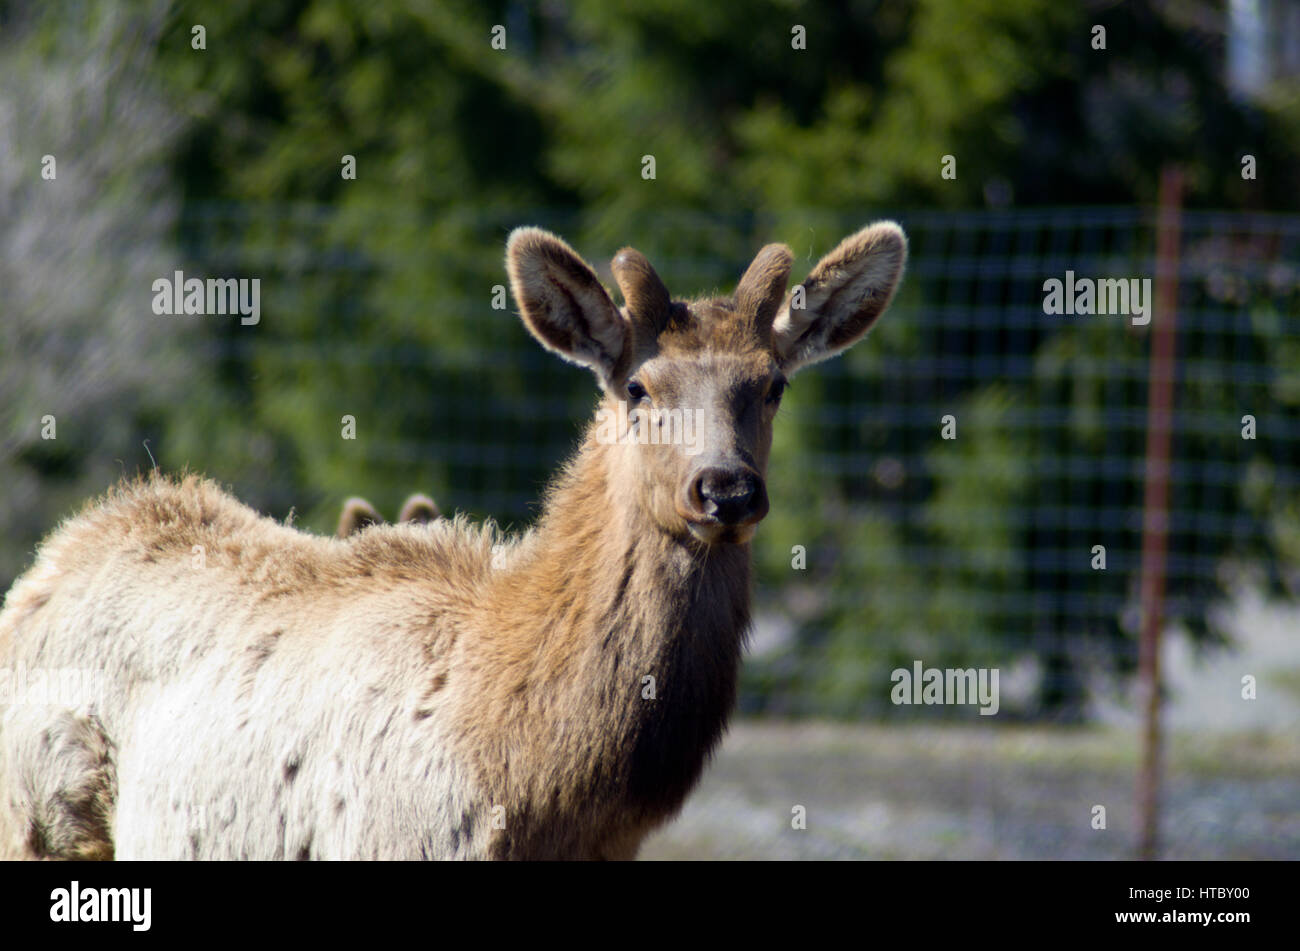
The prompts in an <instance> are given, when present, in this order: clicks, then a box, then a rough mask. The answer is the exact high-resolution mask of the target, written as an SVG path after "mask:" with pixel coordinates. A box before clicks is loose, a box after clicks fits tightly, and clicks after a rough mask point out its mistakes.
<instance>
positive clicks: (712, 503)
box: [691, 466, 767, 525]
mask: <svg viewBox="0 0 1300 951" xmlns="http://www.w3.org/2000/svg"><path fill="white" fill-rule="evenodd" d="M691 501H692V502H693V503H694V504H695V508H696V509H697V510H698V511H699V512H700V513H701V514H702V515H707V516H711V517H712V518H715V519H717V520H718V521H719V522H721V523H722V524H723V525H738V524H740V523H741V522H757V521H758V520H759V519H761V518H762V517H763V516H764V515H766V514H767V490H766V489H765V488H764V487H763V480H762V479H760V478H759V477H758V475H757V473H755V472H753V471H751V470H749V469H722V468H719V467H716V466H715V467H710V468H708V469H704V470H702V471H701V472H700V473H699V474H698V475H697V476H696V477H695V480H694V481H693V482H692V483H691Z"/></svg>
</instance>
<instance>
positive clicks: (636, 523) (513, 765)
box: [0, 223, 905, 859]
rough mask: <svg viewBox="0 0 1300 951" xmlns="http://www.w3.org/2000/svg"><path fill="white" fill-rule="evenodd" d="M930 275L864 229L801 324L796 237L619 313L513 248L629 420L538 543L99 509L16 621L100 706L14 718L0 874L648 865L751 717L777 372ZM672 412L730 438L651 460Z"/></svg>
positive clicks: (654, 286) (467, 531)
mask: <svg viewBox="0 0 1300 951" xmlns="http://www.w3.org/2000/svg"><path fill="white" fill-rule="evenodd" d="M855 249H857V250H855ZM904 253H905V241H904V238H903V235H902V232H901V230H899V229H898V228H897V226H896V225H893V224H891V223H884V224H878V225H874V226H872V227H870V228H868V229H864V231H863V232H860V233H859V234H858V235H856V236H854V237H853V238H850V239H848V241H846V242H845V243H844V244H842V245H841V246H840V247H839V248H837V249H836V251H835V252H833V255H832V256H828V260H829V261H830V263H829V264H828V263H827V261H823V262H822V264H819V265H818V267H817V269H815V270H814V272H813V277H811V278H810V281H813V290H814V291H815V293H810V294H809V299H810V301H814V300H815V301H817V302H818V304H817V306H818V307H819V308H820V309H818V310H815V311H814V312H813V313H804V312H799V311H798V310H797V309H796V313H795V315H794V317H791V316H790V312H789V310H788V309H785V310H782V309H781V307H780V306H779V305H780V303H781V301H782V300H783V299H786V298H785V296H784V295H785V287H786V283H787V275H788V269H789V266H790V255H789V251H788V250H787V249H784V248H782V247H780V246H772V247H769V248H767V249H764V251H763V252H762V253H761V254H760V256H759V258H758V259H756V263H755V265H754V266H752V267H751V268H750V269H749V271H747V272H746V275H745V276H744V278H742V280H741V282H740V285H739V286H738V288H737V293H736V295H735V297H734V298H711V299H708V300H701V301H695V302H690V303H687V302H681V301H671V300H670V299H669V298H668V297H667V294H666V292H663V291H661V288H662V283H661V282H660V281H659V279H658V277H657V276H655V275H654V272H653V269H652V268H650V267H649V264H648V262H644V259H643V258H640V256H639V255H637V254H636V252H631V251H630V250H629V251H625V252H621V253H620V257H622V263H618V262H616V265H615V268H614V270H615V274H616V278H617V279H618V280H619V283H620V287H622V289H623V291H624V296H625V299H626V300H627V302H628V304H627V306H625V307H624V308H622V309H620V308H617V307H615V305H614V304H613V302H612V300H610V298H609V296H608V294H607V293H606V292H605V290H604V289H603V288H601V287H600V285H599V283H598V282H597V280H596V278H595V275H594V273H593V272H592V271H591V269H590V267H589V266H588V265H586V264H585V262H583V261H582V260H581V258H579V257H578V256H577V255H576V254H575V253H574V252H573V251H572V249H570V248H569V247H568V246H567V245H566V244H564V242H562V241H560V240H559V239H558V238H556V237H555V236H553V235H550V234H547V233H546V232H543V231H540V230H538V229H520V230H519V231H516V232H515V233H514V234H513V235H512V236H511V240H510V242H509V247H508V255H507V261H508V268H509V272H510V276H511V283H512V288H513V290H514V294H515V299H516V300H517V301H518V302H519V304H520V307H521V310H522V317H523V319H524V322H525V324H526V325H527V326H528V327H529V329H530V330H531V331H532V332H533V333H534V335H535V336H536V337H537V338H538V339H539V340H540V341H542V342H543V343H544V344H545V345H546V346H547V347H548V348H550V349H553V350H555V351H557V352H558V353H560V354H561V355H562V356H564V357H566V358H567V359H570V360H573V361H574V362H578V363H581V364H584V365H586V366H588V367H590V368H591V369H592V370H593V371H594V372H595V373H596V374H597V377H598V379H599V380H600V383H601V386H602V389H603V391H604V395H603V398H602V400H601V403H600V406H599V409H600V410H601V411H605V412H608V411H612V410H617V409H619V408H620V406H621V407H622V409H623V410H625V411H627V412H626V419H627V423H626V425H625V426H623V428H621V429H620V430H619V432H618V438H617V439H613V440H611V439H608V438H605V437H604V436H602V433H604V432H607V430H602V428H601V426H600V423H599V420H600V418H601V417H600V414H599V413H598V416H597V421H595V422H593V425H592V427H591V428H590V429H589V430H588V433H587V436H586V438H585V439H584V441H583V443H582V446H581V448H580V449H579V451H578V452H577V454H576V456H575V457H574V458H573V459H572V460H571V461H570V462H569V464H568V465H567V466H565V468H564V470H563V471H562V472H561V473H560V475H559V476H558V477H557V479H556V481H555V483H554V484H553V485H552V487H551V488H550V489H549V490H548V492H547V494H546V498H545V505H544V508H543V513H542V516H541V518H540V520H539V522H538V524H537V525H536V527H535V528H533V529H531V530H529V531H528V532H526V533H525V534H524V535H522V536H520V537H517V538H513V539H511V538H506V537H503V536H501V535H500V534H499V533H498V532H497V530H496V529H495V528H494V527H493V526H492V525H491V524H488V525H485V526H474V525H471V524H470V523H468V522H467V521H466V520H465V519H464V518H462V517H457V518H455V519H437V520H435V521H432V522H430V523H429V524H427V525H414V524H409V523H408V524H399V525H374V526H371V527H369V528H367V529H366V530H364V531H361V532H359V533H357V534H353V535H349V536H348V537H346V538H343V539H335V538H322V537H319V536H314V535H310V534H306V533H302V532H299V531H296V530H294V529H292V528H290V527H288V526H286V525H282V524H279V523H277V522H275V521H272V520H271V519H268V518H264V517H261V516H259V515H258V514H257V513H255V512H254V511H252V510H251V509H249V508H247V507H246V506H244V505H243V504H241V503H240V502H238V501H237V500H235V499H234V498H233V497H231V496H230V495H228V494H227V493H225V492H224V491H223V490H222V489H221V488H219V487H218V486H217V485H216V484H214V483H212V482H210V481H206V480H204V479H201V478H199V477H197V476H194V475H187V476H184V477H182V478H178V479H170V478H164V477H161V476H157V475H153V476H150V477H148V478H144V479H140V480H137V481H134V482H129V483H124V484H122V485H120V486H118V487H117V488H115V489H113V490H112V491H110V492H109V493H108V494H107V495H106V496H105V497H103V498H102V499H100V500H98V501H96V502H94V503H93V504H90V505H88V506H87V507H86V508H85V509H83V510H82V512H81V513H79V514H78V515H76V516H75V517H73V518H72V519H70V520H68V521H67V522H65V523H64V524H63V525H62V526H61V527H60V528H59V529H57V530H56V531H55V532H53V533H51V535H50V536H49V537H48V538H47V539H46V540H45V542H44V543H43V544H42V546H41V548H40V550H39V552H38V555H37V559H36V562H35V564H34V565H33V566H32V567H31V569H30V570H29V571H28V572H27V573H26V574H25V575H24V576H23V577H22V578H20V579H19V580H18V582H16V583H15V585H14V587H13V588H12V589H11V591H10V592H9V595H8V597H7V600H6V602H5V607H4V610H3V612H0V663H3V664H4V665H5V669H7V670H9V671H16V670H18V669H20V668H21V669H22V670H24V671H27V672H29V673H30V672H31V671H34V670H51V669H58V668H88V669H90V670H91V671H93V672H94V673H95V674H96V675H97V684H98V686H97V688H96V689H94V690H90V691H88V692H87V694H86V695H85V696H81V697H77V698H67V697H63V698H61V699H60V702H58V703H37V702H33V701H32V698H31V697H30V696H29V697H27V698H25V699H24V700H22V701H21V702H14V701H12V700H11V702H9V703H7V704H5V705H4V706H3V707H0V712H2V714H3V716H2V717H0V855H4V856H7V857H26V858H108V857H112V856H116V857H118V858H157V859H168V858H271V859H282V858H389V859H392V858H529V859H539V858H608V859H626V858H632V857H634V856H635V854H636V852H637V848H638V846H639V844H640V842H641V840H642V838H644V836H645V835H646V834H647V833H648V832H649V831H650V830H651V829H653V828H654V827H655V826H657V825H659V824H660V823H662V822H664V821H665V820H667V819H668V818H670V817H671V816H672V815H674V814H675V813H676V811H677V810H678V809H679V808H680V807H681V804H682V802H683V801H684V799H685V797H686V795H687V794H688V792H689V791H690V789H691V788H692V786H693V785H694V784H695V782H696V781H697V780H698V778H699V776H700V773H701V771H702V769H703V767H704V764H705V762H706V761H707V758H708V756H709V755H710V753H711V751H712V750H713V749H714V747H715V746H716V744H717V742H718V740H719V738H720V736H721V735H722V732H723V730H724V728H725V722H726V718H727V716H728V714H729V712H730V710H731V707H732V705H733V702H734V698H735V689H736V678H737V673H738V668H739V663H740V654H741V648H742V642H743V639H744V637H745V634H746V629H747V627H748V623H749V603H750V551H749V545H748V544H747V543H748V540H749V538H750V537H752V534H753V531H754V527H755V525H756V524H757V522H758V521H759V520H760V519H761V518H762V516H763V514H764V513H765V512H766V510H767V499H766V494H765V489H764V486H763V480H762V476H763V473H764V471H765V470H766V464H767V453H768V450H769V448H770V445H771V434H772V422H773V418H774V416H775V414H776V409H777V404H778V403H779V395H780V388H781V386H782V385H783V382H784V377H785V376H786V375H788V374H789V373H792V372H793V371H794V369H796V368H797V366H798V365H799V364H800V363H802V362H808V361H811V360H812V359H815V358H817V357H818V356H819V355H820V351H819V350H818V349H817V348H818V346H819V345H826V346H832V347H837V348H839V349H842V348H843V346H847V344H848V343H851V342H852V341H851V340H848V341H847V342H846V337H847V335H851V333H852V332H854V331H856V333H857V337H860V336H861V335H862V334H863V333H865V332H866V329H867V327H868V326H869V325H870V323H871V321H872V320H874V319H875V317H876V316H878V315H879V312H880V310H882V309H883V306H884V303H883V302H887V301H888V299H889V296H890V294H892V292H893V284H894V283H896V282H897V280H898V277H899V271H900V269H901V266H902V259H903V256H904ZM624 255H627V256H626V257H624ZM864 275H868V276H866V277H864ZM877 280H878V281H881V282H884V283H883V284H877V283H874V282H875V281H877ZM811 306H812V304H811V303H810V307H811ZM864 314H865V315H866V316H864ZM846 328H847V329H846ZM857 337H854V338H853V339H857ZM819 341H820V342H821V343H819ZM654 408H678V409H686V410H699V411H700V412H701V413H702V414H703V418H704V419H705V422H706V425H705V427H704V431H703V432H702V433H701V434H700V441H699V444H698V445H696V446H695V447H694V450H696V451H692V452H687V451H685V449H684V447H683V446H682V445H680V444H667V445H665V444H647V443H645V442H644V441H641V440H639V439H637V438H636V437H637V435H638V434H639V433H640V434H644V433H645V431H646V427H655V426H657V425H660V424H658V423H656V422H655V420H654V417H653V416H652V415H651V414H650V410H651V409H654Z"/></svg>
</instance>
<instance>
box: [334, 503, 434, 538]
mask: <svg viewBox="0 0 1300 951" xmlns="http://www.w3.org/2000/svg"><path fill="white" fill-rule="evenodd" d="M439 518H442V512H441V510H439V508H438V504H437V503H436V502H434V501H433V499H431V498H429V497H428V496H427V495H424V494H423V493H421V492H416V493H415V494H414V495H410V496H408V497H407V499H406V501H405V502H403V503H402V510H401V512H400V513H399V514H398V516H397V521H398V523H399V524H401V523H403V522H414V523H415V524H417V525H427V524H429V523H430V522H432V521H435V520H436V519H439ZM383 524H385V522H384V517H383V516H382V515H380V514H379V510H378V509H377V508H375V507H374V506H373V505H371V504H370V502H369V501H367V500H366V499H363V498H361V496H359V495H354V496H352V497H351V498H349V499H348V500H347V501H346V502H344V503H343V509H342V510H341V511H340V512H339V524H338V528H336V529H335V531H334V535H335V537H337V538H347V537H348V536H349V535H355V534H356V533H357V532H359V531H361V530H362V529H365V528H369V527H370V526H371V525H383Z"/></svg>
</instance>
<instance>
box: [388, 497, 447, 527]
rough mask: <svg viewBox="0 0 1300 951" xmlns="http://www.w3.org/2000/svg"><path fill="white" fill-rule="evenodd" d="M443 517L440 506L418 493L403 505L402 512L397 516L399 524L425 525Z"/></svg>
mask: <svg viewBox="0 0 1300 951" xmlns="http://www.w3.org/2000/svg"><path fill="white" fill-rule="evenodd" d="M441 517H442V512H441V511H440V510H439V509H438V504H437V503H436V502H434V501H433V499H431V498H429V497H428V496H427V495H424V494H423V493H421V492H416V493H415V494H414V495H412V496H410V497H409V498H408V499H407V500H406V501H405V502H403V503H402V512H401V514H400V515H398V516H397V521H398V522H414V523H415V524H417V525H425V524H428V523H429V522H432V521H434V520H435V519H439V518H441Z"/></svg>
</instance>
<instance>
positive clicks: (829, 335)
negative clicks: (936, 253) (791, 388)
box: [772, 221, 907, 373]
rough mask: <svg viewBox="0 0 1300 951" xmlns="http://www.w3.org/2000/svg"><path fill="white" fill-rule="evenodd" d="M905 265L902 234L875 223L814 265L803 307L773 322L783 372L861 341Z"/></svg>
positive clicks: (886, 303)
mask: <svg viewBox="0 0 1300 951" xmlns="http://www.w3.org/2000/svg"><path fill="white" fill-rule="evenodd" d="M906 260H907V237H906V236H905V235H904V234H903V229H902V228H900V227H899V226H898V225H896V224H894V222H892V221H878V222H876V223H875V224H873V225H868V226H867V227H865V228H863V229H862V230H861V231H859V232H857V233H856V234H852V235H849V236H848V237H847V238H845V239H844V240H843V241H841V242H840V243H839V245H838V246H837V247H836V248H835V250H834V251H832V252H831V253H830V254H828V255H826V256H825V257H824V258H822V259H821V260H820V261H818V262H817V266H816V267H815V268H813V270H812V273H811V274H809V275H808V277H807V278H806V279H805V280H804V281H803V283H802V284H801V285H800V287H802V288H803V292H804V293H803V304H804V306H803V307H801V308H793V307H791V306H790V301H787V302H786V304H785V305H784V306H783V307H782V308H781V311H780V313H778V314H777V315H776V319H775V320H774V321H773V322H772V341H773V344H774V345H775V348H776V352H777V356H778V357H779V358H780V360H781V363H782V366H783V367H784V369H785V371H786V373H793V372H794V371H795V370H798V369H799V368H800V367H802V366H806V365H807V364H809V363H816V362H818V361H819V360H825V359H826V358H827V357H833V356H835V355H836V354H837V353H840V352H841V351H843V350H847V349H848V348H849V347H851V346H853V344H855V343H857V342H858V341H859V340H861V339H862V337H863V336H864V335H865V334H866V332H867V331H868V330H870V329H871V327H872V325H873V324H875V322H876V320H877V319H878V318H879V317H880V315H881V314H883V313H884V312H885V308H886V307H888V306H889V302H890V301H891V300H892V299H893V296H894V291H895V289H896V288H897V287H898V282H899V279H900V278H901V277H902V276H903V264H904V262H905V261H906ZM791 300H793V295H792V297H791Z"/></svg>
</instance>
